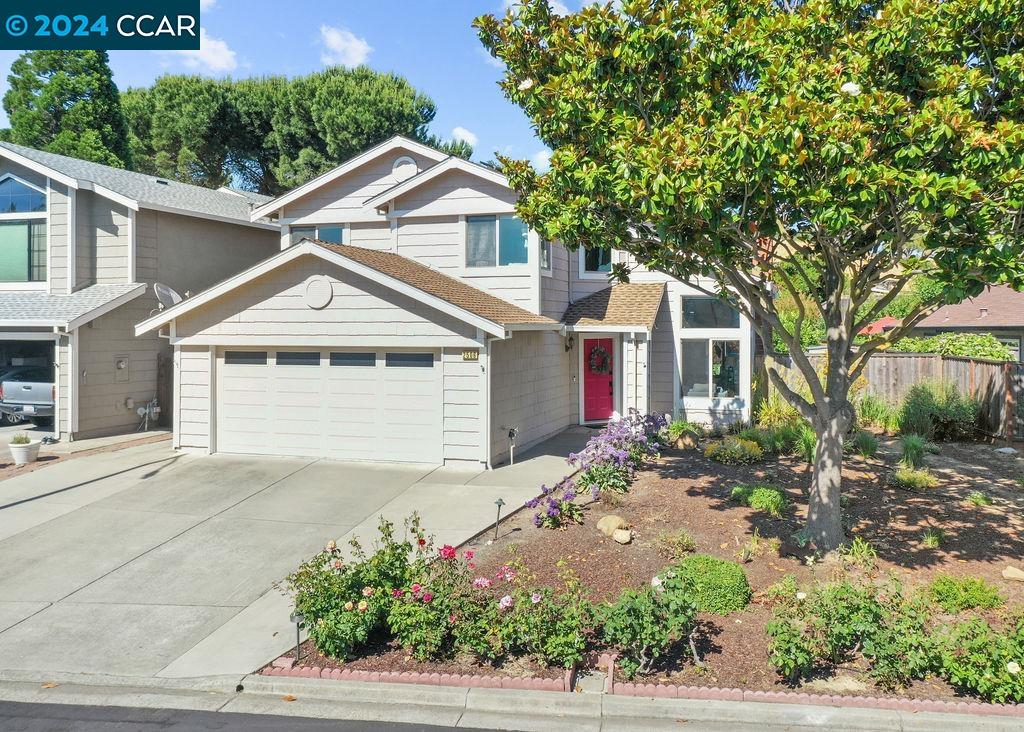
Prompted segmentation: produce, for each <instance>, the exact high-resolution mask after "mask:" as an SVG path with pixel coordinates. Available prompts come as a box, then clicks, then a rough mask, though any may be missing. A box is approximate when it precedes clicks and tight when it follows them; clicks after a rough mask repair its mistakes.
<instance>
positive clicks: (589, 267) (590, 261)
mask: <svg viewBox="0 0 1024 732" xmlns="http://www.w3.org/2000/svg"><path fill="white" fill-rule="evenodd" d="M580 251H581V252H582V254H581V255H580V256H581V258H582V260H583V271H584V272H585V273H587V274H599V273H600V274H607V273H608V272H611V271H612V250H611V249H605V248H603V247H602V248H601V249H581V250H580Z"/></svg>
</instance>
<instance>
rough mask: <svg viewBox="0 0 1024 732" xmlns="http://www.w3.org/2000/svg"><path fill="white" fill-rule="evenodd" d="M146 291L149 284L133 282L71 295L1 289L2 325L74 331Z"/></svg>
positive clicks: (98, 287)
mask: <svg viewBox="0 0 1024 732" xmlns="http://www.w3.org/2000/svg"><path fill="white" fill-rule="evenodd" d="M145 291H146V285H145V284H142V283H137V282H129V283H125V284H114V285H92V286H90V287H84V288H82V289H81V290H78V291H77V292H73V293H71V294H70V295H51V294H49V293H47V292H0V325H2V326H6V327H15V328H22V327H34V328H65V329H67V330H72V329H74V328H77V327H78V326H80V325H85V324H86V323H88V322H89V321H90V320H94V319H96V318H98V317H99V316H101V315H103V314H104V313H108V312H110V311H111V310H113V309H114V308H116V307H120V306H121V305H123V304H125V303H126V302H130V301H131V300H134V299H135V298H137V297H138V296H139V295H141V294H142V293H144V292H145Z"/></svg>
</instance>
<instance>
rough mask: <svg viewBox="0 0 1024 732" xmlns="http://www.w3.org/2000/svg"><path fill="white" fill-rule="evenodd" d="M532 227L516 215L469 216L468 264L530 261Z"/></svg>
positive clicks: (467, 229) (494, 265)
mask: <svg viewBox="0 0 1024 732" xmlns="http://www.w3.org/2000/svg"><path fill="white" fill-rule="evenodd" d="M528 235H529V229H528V228H527V226H526V224H525V223H523V221H522V220H520V219H519V218H518V217H516V216H467V217H466V266H467V267H505V266H507V265H510V264H526V262H527V261H528V260H529V248H528V246H527V241H528Z"/></svg>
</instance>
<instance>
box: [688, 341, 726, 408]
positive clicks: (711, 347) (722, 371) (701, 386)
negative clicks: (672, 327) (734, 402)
mask: <svg viewBox="0 0 1024 732" xmlns="http://www.w3.org/2000/svg"><path fill="white" fill-rule="evenodd" d="M681 350H682V362H683V363H682V366H683V375H682V376H683V378H682V384H681V387H682V388H681V389H680V393H681V395H682V396H683V397H684V398H685V397H699V398H705V399H727V398H731V397H736V396H739V393H740V342H739V341H738V340H719V339H715V338H692V339H685V340H683V342H682V349H681Z"/></svg>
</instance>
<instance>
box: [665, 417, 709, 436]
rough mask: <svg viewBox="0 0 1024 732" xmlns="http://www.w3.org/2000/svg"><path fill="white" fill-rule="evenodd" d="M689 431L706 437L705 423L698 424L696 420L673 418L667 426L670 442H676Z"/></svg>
mask: <svg viewBox="0 0 1024 732" xmlns="http://www.w3.org/2000/svg"><path fill="white" fill-rule="evenodd" d="M687 432H691V433H693V434H695V435H697V437H704V435H705V431H704V425H701V424H697V423H696V422H687V421H686V420H682V419H676V420H673V421H672V423H671V424H669V426H668V428H667V434H668V439H669V442H675V441H676V440H678V439H679V438H680V437H682V436H683V435H684V434H686V433H687Z"/></svg>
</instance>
